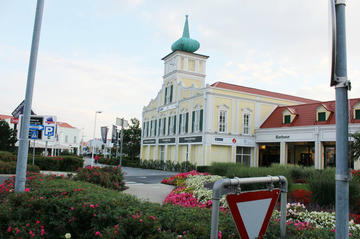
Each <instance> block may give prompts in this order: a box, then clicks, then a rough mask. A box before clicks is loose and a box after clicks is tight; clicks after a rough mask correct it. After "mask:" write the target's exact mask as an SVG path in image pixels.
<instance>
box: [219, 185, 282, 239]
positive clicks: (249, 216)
mask: <svg viewBox="0 0 360 239" xmlns="http://www.w3.org/2000/svg"><path fill="white" fill-rule="evenodd" d="M279 194H280V190H279V189H274V190H272V191H270V190H267V191H253V192H245V193H241V194H228V195H227V196H226V200H227V202H228V205H229V208H230V211H231V214H232V215H233V218H234V221H235V224H236V227H237V229H238V231H239V234H240V236H241V238H242V239H255V238H262V236H263V235H264V234H265V232H266V229H267V226H268V225H269V222H270V218H271V214H272V212H273V211H274V207H275V205H276V202H277V200H278V198H279Z"/></svg>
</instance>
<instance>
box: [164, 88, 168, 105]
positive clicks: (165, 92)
mask: <svg viewBox="0 0 360 239" xmlns="http://www.w3.org/2000/svg"><path fill="white" fill-rule="evenodd" d="M167 91H168V89H167V87H165V97H164V104H166V97H167Z"/></svg>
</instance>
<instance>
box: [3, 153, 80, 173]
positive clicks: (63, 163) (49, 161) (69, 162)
mask: <svg viewBox="0 0 360 239" xmlns="http://www.w3.org/2000/svg"><path fill="white" fill-rule="evenodd" d="M16 158H17V156H16V155H14V154H12V153H10V152H6V151H0V160H2V161H5V162H16ZM32 159H33V157H32V156H31V155H29V156H28V163H29V164H31V163H32ZM34 159H35V160H34V164H35V165H37V166H38V167H39V168H40V170H49V171H65V172H74V171H76V170H77V169H78V168H82V167H83V164H84V160H83V159H82V158H81V157H77V156H59V157H43V156H35V158H34Z"/></svg>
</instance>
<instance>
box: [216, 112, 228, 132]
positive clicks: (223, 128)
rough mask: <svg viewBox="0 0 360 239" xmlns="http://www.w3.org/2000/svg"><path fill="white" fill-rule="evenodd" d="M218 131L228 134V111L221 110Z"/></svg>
mask: <svg viewBox="0 0 360 239" xmlns="http://www.w3.org/2000/svg"><path fill="white" fill-rule="evenodd" d="M218 130H219V133H226V132H227V110H223V109H221V110H219V117H218Z"/></svg>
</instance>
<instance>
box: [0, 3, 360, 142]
mask: <svg viewBox="0 0 360 239" xmlns="http://www.w3.org/2000/svg"><path fill="white" fill-rule="evenodd" d="M346 2H347V7H346V21H347V25H346V27H347V59H348V77H349V79H350V80H351V81H352V86H353V88H352V91H351V92H350V93H349V96H350V97H351V98H355V97H360V94H359V92H360V83H359V80H360V47H359V43H360V33H359V23H360V15H359V12H360V1H354V0H353V1H346ZM35 9H36V1H35V0H26V1H6V0H1V1H0V89H1V94H0V114H8V115H9V114H11V112H12V111H13V110H14V109H15V108H16V106H17V105H18V104H19V103H20V102H21V101H22V100H23V99H24V98H25V88H26V80H27V71H28V64H29V55H30V48H31V39H32V32H33V25H34V16H35ZM185 14H189V26H190V37H191V38H194V39H196V40H198V41H199V42H200V49H199V50H198V51H197V53H199V54H204V55H208V56H210V58H209V59H208V61H207V78H206V83H209V84H212V83H214V82H216V81H224V82H229V83H234V84H238V85H243V86H248V87H254V88H259V89H264V90H270V91H276V92H280V93H286V94H291V95H296V96H302V97H306V98H312V99H317V100H334V99H335V90H334V88H330V86H329V81H330V80H329V77H330V67H329V65H330V63H329V59H330V57H329V55H330V43H329V36H330V35H329V30H328V29H329V24H328V19H329V18H328V1H327V0H317V1H314V0H291V1H289V0H271V1H269V0H255V1H254V0H241V1H239V0H211V1H209V0H207V1H205V0H196V1H194V0H191V1H190V0H183V1H169V0H157V1H156V0H152V1H150V0H148V1H146V0H76V1H74V0H61V1H60V0H58V1H55V0H50V1H47V0H45V8H44V15H43V25H42V29H41V37H40V48H39V55H38V63H37V70H36V78H35V88H34V96H33V102H32V105H33V106H32V108H33V110H34V111H35V113H37V114H39V115H56V116H57V119H58V120H59V121H64V122H67V123H69V124H71V125H73V126H75V127H77V128H79V129H83V134H84V135H85V139H89V138H92V134H93V133H92V132H93V127H94V113H95V111H96V110H102V111H103V113H102V114H100V115H98V117H97V126H98V128H97V130H96V135H97V137H99V136H100V130H99V127H100V126H111V125H112V124H114V123H115V118H116V117H125V118H126V119H130V118H133V117H136V118H138V119H140V120H141V112H142V107H143V106H144V105H147V104H148V103H149V102H150V100H151V99H152V98H154V97H155V96H156V95H157V92H158V91H159V89H160V87H161V84H162V81H163V79H162V76H163V62H162V61H161V58H162V57H164V56H165V55H167V54H169V53H170V52H171V49H170V47H171V44H172V43H173V42H175V41H176V40H177V39H178V38H180V37H181V34H182V30H183V26H184V21H185Z"/></svg>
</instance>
